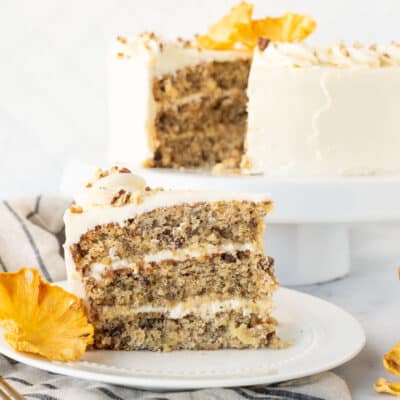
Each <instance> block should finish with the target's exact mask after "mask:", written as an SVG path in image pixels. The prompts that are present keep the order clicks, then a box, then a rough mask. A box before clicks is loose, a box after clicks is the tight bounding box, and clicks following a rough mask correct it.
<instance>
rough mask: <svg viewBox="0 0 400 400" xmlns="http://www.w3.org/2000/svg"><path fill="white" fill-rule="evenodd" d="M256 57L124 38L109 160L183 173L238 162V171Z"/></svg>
mask: <svg viewBox="0 0 400 400" xmlns="http://www.w3.org/2000/svg"><path fill="white" fill-rule="evenodd" d="M251 57H252V53H251V52H250V51H247V50H206V49H202V48H200V47H198V46H197V45H196V44H195V42H194V41H185V40H182V39H177V40H175V41H172V40H165V39H162V38H161V37H159V36H157V35H155V34H154V33H148V32H147V33H142V34H139V35H133V36H132V35H131V36H126V37H123V36H119V37H118V38H117V40H116V41H115V43H114V45H113V49H112V51H111V56H110V61H109V109H110V148H109V154H108V158H109V160H110V161H111V162H113V163H114V162H123V163H128V164H131V163H132V161H133V160H141V161H142V162H143V163H142V164H143V165H144V166H146V167H162V168H186V169H195V168H204V169H209V168H212V167H213V166H215V165H216V164H219V163H222V162H228V163H232V160H235V165H236V166H239V164H240V158H241V156H242V154H243V146H244V136H245V132H246V118H247V110H246V106H247V95H246V88H247V81H248V73H249V70H250V61H251ZM226 132H229V133H230V140H226Z"/></svg>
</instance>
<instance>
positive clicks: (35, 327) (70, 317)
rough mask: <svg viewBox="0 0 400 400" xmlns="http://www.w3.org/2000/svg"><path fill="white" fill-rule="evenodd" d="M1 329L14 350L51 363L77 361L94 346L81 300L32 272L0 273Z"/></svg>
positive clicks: (30, 269)
mask: <svg viewBox="0 0 400 400" xmlns="http://www.w3.org/2000/svg"><path fill="white" fill-rule="evenodd" d="M0 326H1V327H2V328H4V329H5V331H6V333H5V335H4V338H5V340H6V341H7V342H8V343H9V344H10V346H11V347H13V348H14V349H15V350H17V351H25V352H29V353H34V354H40V355H42V356H44V357H46V358H48V359H50V360H60V361H72V360H76V359H78V358H80V357H81V356H82V355H83V354H84V352H85V351H86V347H87V346H88V345H89V344H91V343H92V342H93V326H92V325H91V324H89V323H88V321H87V318H86V314H85V311H84V307H83V304H82V302H81V300H80V299H78V298H77V297H76V296H74V295H72V294H71V293H68V292H66V291H65V290H64V289H62V288H60V287H58V286H53V285H51V284H50V283H48V282H45V281H44V280H42V278H41V276H40V274H39V272H38V271H37V270H36V269H34V268H22V269H20V270H19V271H17V272H3V273H0Z"/></svg>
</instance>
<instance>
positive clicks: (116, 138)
mask: <svg viewBox="0 0 400 400" xmlns="http://www.w3.org/2000/svg"><path fill="white" fill-rule="evenodd" d="M251 56H252V54H251V53H250V52H246V51H215V50H203V49H199V48H196V47H190V46H189V47H187V46H185V45H184V44H183V43H180V42H178V41H175V42H172V41H165V40H162V39H159V38H157V37H154V38H151V35H138V36H129V37H127V38H124V39H123V40H122V41H121V40H120V41H116V42H115V43H114V46H113V48H112V51H111V55H110V61H109V72H108V75H109V96H108V97H109V113H110V142H109V150H108V155H107V158H108V160H109V161H110V162H112V163H114V162H125V163H129V164H132V165H137V166H139V165H142V163H143V162H144V161H145V160H147V159H149V158H151V156H152V153H153V151H154V150H155V148H154V145H153V147H151V144H150V142H149V137H151V136H152V135H153V132H154V120H155V115H156V113H157V104H156V102H155V100H154V97H153V91H152V84H153V79H154V78H158V77H159V76H161V75H164V74H169V73H174V72H176V71H177V70H178V69H181V68H184V67H187V66H191V65H197V64H201V63H203V62H211V61H231V60H235V59H248V58H250V57H251Z"/></svg>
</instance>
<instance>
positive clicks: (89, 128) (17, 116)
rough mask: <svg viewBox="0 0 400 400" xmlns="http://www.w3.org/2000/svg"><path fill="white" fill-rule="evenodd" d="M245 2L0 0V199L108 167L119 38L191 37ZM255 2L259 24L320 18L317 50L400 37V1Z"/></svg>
mask: <svg viewBox="0 0 400 400" xmlns="http://www.w3.org/2000/svg"><path fill="white" fill-rule="evenodd" d="M236 3H237V2H236V1H235V2H233V1H231V0H214V1H200V0H180V1H179V0H158V1H157V0H142V1H138V0H35V1H32V0H0V197H9V196H14V195H22V194H31V193H33V192H51V193H52V192H55V191H57V189H58V184H59V179H60V175H61V172H62V169H63V166H64V164H65V162H66V161H67V160H68V159H71V158H78V159H81V160H87V161H91V162H94V163H96V164H98V163H99V161H101V158H102V156H103V154H104V152H105V148H106V144H107V131H108V129H107V97H106V88H107V86H106V71H105V66H106V57H107V49H108V46H109V44H110V41H111V40H112V38H113V37H115V36H116V35H117V34H118V33H135V32H140V31H143V30H154V31H156V32H160V33H162V34H166V35H167V36H170V37H175V36H178V35H181V36H187V37H189V36H191V35H192V34H193V33H201V32H204V31H205V29H206V27H207V26H208V24H210V23H211V22H213V21H215V20H216V19H218V18H219V17H221V16H222V15H223V14H224V13H226V12H227V10H228V9H229V7H230V6H231V5H234V4H236ZM254 3H255V4H256V15H258V16H264V15H279V14H281V13H283V12H285V11H287V10H292V11H297V12H304V13H310V14H311V15H313V16H314V17H315V18H316V19H317V21H318V24H319V28H318V30H317V32H316V33H315V34H314V35H313V37H312V39H311V40H314V41H324V42H332V41H335V40H339V39H346V41H352V40H355V39H359V40H362V41H366V42H372V41H380V40H381V41H388V40H392V39H396V38H399V31H400V29H399V25H398V21H399V16H400V1H399V0H364V1H362V0H260V1H254ZM399 39H400V38H399Z"/></svg>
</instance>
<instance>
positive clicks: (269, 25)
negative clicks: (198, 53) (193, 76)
mask: <svg viewBox="0 0 400 400" xmlns="http://www.w3.org/2000/svg"><path fill="white" fill-rule="evenodd" d="M252 16H253V5H252V4H249V3H246V2H242V3H240V4H239V5H238V6H236V7H233V8H232V9H231V11H230V13H229V14H228V15H226V16H225V17H223V18H222V19H221V20H220V21H218V22H217V23H215V24H213V25H211V26H210V27H209V29H208V32H207V33H206V34H205V35H201V36H197V37H196V41H197V44H198V45H199V46H200V47H202V48H204V49H211V50H233V49H243V50H252V49H254V48H255V47H256V45H257V41H258V39H259V38H260V37H262V38H268V39H270V40H272V41H278V42H299V41H302V40H304V39H305V38H306V37H307V36H309V35H310V34H311V33H312V32H314V30H315V28H316V26H317V24H316V22H315V21H314V19H313V18H311V17H308V16H303V15H299V14H294V13H290V12H288V13H286V14H285V15H284V16H282V17H278V18H271V17H266V18H264V19H259V20H253V19H252Z"/></svg>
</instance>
